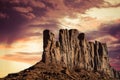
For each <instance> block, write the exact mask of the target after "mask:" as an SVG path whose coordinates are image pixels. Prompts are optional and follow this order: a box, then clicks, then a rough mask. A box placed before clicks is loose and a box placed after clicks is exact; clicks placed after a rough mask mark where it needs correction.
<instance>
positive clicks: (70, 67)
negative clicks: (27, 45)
mask: <svg viewBox="0 0 120 80" xmlns="http://www.w3.org/2000/svg"><path fill="white" fill-rule="evenodd" d="M43 41H44V42H43V43H44V45H43V48H44V51H43V55H42V60H41V61H40V62H38V63H37V64H36V65H34V66H32V67H30V68H29V69H26V70H24V71H21V72H19V73H16V74H10V75H8V76H6V77H5V78H4V80H12V79H14V80H27V79H28V80H119V79H120V73H119V72H117V71H115V70H114V69H113V68H112V67H111V66H110V64H109V58H108V51H107V46H106V44H105V43H100V42H98V41H95V43H93V42H88V41H87V39H86V37H85V34H84V33H79V32H78V31H77V30H76V29H71V30H67V29H61V30H60V31H59V40H56V39H55V36H54V34H53V33H52V32H50V31H49V30H45V31H44V32H43Z"/></svg>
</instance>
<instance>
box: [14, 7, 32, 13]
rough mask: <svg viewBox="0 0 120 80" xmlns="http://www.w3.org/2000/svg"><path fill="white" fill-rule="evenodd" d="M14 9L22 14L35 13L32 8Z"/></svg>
mask: <svg viewBox="0 0 120 80" xmlns="http://www.w3.org/2000/svg"><path fill="white" fill-rule="evenodd" d="M13 9H15V10H16V11H18V12H21V13H29V12H32V11H33V9H32V8H31V7H13Z"/></svg>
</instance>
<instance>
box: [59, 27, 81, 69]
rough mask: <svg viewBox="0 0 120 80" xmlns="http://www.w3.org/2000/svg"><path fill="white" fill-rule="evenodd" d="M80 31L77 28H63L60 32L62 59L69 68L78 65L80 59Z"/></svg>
mask: <svg viewBox="0 0 120 80" xmlns="http://www.w3.org/2000/svg"><path fill="white" fill-rule="evenodd" d="M78 34H79V32H78V31H77V30H76V29H71V30H67V29H61V30H60V32H59V42H60V51H61V59H62V60H61V61H62V62H63V64H65V65H66V66H67V67H68V68H69V69H73V67H75V66H76V65H78V63H79V62H78V61H79V59H78V58H79V55H78V54H79V50H80V49H79V40H78Z"/></svg>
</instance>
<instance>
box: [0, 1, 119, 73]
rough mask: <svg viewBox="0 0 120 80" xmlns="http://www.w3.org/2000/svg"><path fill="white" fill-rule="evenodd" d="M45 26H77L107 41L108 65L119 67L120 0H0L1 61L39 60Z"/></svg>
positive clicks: (89, 35)
mask: <svg viewBox="0 0 120 80" xmlns="http://www.w3.org/2000/svg"><path fill="white" fill-rule="evenodd" d="M45 29H49V30H51V31H52V32H53V33H54V34H56V35H57V34H58V30H59V29H78V30H79V32H84V33H85V34H86V37H87V39H88V40H89V41H95V40H97V41H101V42H103V43H107V46H108V52H109V60H110V64H111V66H113V67H114V68H115V69H116V70H120V0H0V60H5V61H13V62H14V61H16V62H23V63H26V64H29V65H33V64H35V63H36V62H38V61H40V60H41V55H42V51H43V40H42V38H43V34H42V33H43V30H45ZM7 63H9V62H7ZM0 64H3V61H0ZM7 65H8V64H7ZM9 65H10V63H9ZM0 66H1V65H0ZM27 66H28V65H27ZM24 68H25V67H24ZM11 72H12V71H11ZM9 73H10V72H9Z"/></svg>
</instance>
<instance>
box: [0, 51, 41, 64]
mask: <svg viewBox="0 0 120 80" xmlns="http://www.w3.org/2000/svg"><path fill="white" fill-rule="evenodd" d="M0 59H3V60H11V61H17V62H24V63H29V64H32V65H33V64H35V63H37V62H38V61H40V60H41V53H26V52H18V53H16V54H6V55H3V56H0Z"/></svg>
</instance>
